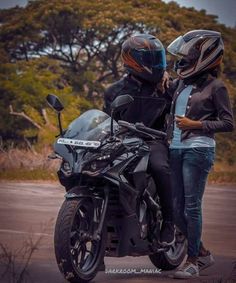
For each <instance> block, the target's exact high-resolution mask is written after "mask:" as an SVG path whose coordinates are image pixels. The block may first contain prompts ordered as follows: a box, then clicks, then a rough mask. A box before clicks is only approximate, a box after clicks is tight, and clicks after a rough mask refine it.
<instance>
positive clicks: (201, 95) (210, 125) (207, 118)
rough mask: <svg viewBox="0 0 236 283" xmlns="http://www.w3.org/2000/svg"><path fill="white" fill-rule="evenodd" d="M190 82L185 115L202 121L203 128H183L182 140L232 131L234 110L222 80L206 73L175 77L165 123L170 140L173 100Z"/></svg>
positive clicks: (171, 135) (211, 136)
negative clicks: (194, 76) (191, 77)
mask: <svg viewBox="0 0 236 283" xmlns="http://www.w3.org/2000/svg"><path fill="white" fill-rule="evenodd" d="M189 84H192V85H193V90H192V92H191V95H190V96H189V98H188V103H187V108H186V114H185V116H186V117H188V118H190V119H192V120H199V121H201V122H202V126H203V128H202V129H194V130H184V131H182V133H181V140H182V141H183V140H185V139H188V138H191V137H194V136H207V137H210V138H214V133H217V132H231V131H233V129H234V118H233V111H232V108H231V105H230V100H229V95H228V92H227V89H226V87H225V85H224V83H223V82H222V81H221V80H219V79H216V78H215V77H213V76H211V75H210V74H208V73H206V74H203V75H201V76H199V77H196V78H193V79H190V80H185V81H183V80H175V81H174V83H173V84H172V90H171V91H170V94H171V93H172V96H173V101H172V105H171V110H170V115H169V118H168V126H167V139H168V141H169V142H171V140H172V138H173V130H174V119H175V117H174V114H175V105H176V100H177V98H178V96H179V94H180V93H181V92H182V90H183V89H184V88H185V87H186V86H187V85H189Z"/></svg>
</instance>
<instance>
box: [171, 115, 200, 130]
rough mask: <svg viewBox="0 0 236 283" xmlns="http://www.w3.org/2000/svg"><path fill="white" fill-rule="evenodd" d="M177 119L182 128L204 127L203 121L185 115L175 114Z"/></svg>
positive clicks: (179, 126)
mask: <svg viewBox="0 0 236 283" xmlns="http://www.w3.org/2000/svg"><path fill="white" fill-rule="evenodd" d="M175 121H176V125H177V127H178V128H179V129H180V130H191V129H202V123H201V121H194V120H191V119H189V118H187V117H185V116H178V115H175Z"/></svg>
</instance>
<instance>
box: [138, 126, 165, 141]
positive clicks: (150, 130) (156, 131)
mask: <svg viewBox="0 0 236 283" xmlns="http://www.w3.org/2000/svg"><path fill="white" fill-rule="evenodd" d="M135 126H136V128H137V129H138V130H141V131H144V132H147V133H149V134H153V135H155V136H158V137H162V138H165V137H166V133H164V132H161V131H158V130H154V129H151V128H148V127H146V126H144V124H143V123H136V124H135Z"/></svg>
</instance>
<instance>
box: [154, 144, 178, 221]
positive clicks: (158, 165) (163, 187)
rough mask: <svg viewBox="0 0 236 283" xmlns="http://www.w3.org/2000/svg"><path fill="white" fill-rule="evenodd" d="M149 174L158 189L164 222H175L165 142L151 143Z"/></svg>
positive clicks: (167, 151)
mask: <svg viewBox="0 0 236 283" xmlns="http://www.w3.org/2000/svg"><path fill="white" fill-rule="evenodd" d="M149 146H150V148H151V152H150V160H149V168H148V169H149V172H150V173H151V175H152V177H153V179H154V182H155V184H156V187H157V192H158V195H159V197H160V204H161V207H162V215H163V220H165V221H173V199H172V188H171V182H170V166H169V148H168V146H167V145H166V144H165V142H164V141H161V140H160V141H157V142H155V143H154V142H150V143H149Z"/></svg>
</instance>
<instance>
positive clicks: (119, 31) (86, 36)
mask: <svg viewBox="0 0 236 283" xmlns="http://www.w3.org/2000/svg"><path fill="white" fill-rule="evenodd" d="M0 19H1V20H0V23H1V25H0V50H1V52H0V63H1V66H0V108H1V109H0V110H2V113H3V119H2V120H1V121H0V131H1V132H0V134H1V135H2V136H4V137H9V136H11V137H13V136H14V135H16V136H17V137H20V136H22V135H26V129H28V128H29V129H30V131H29V130H28V131H27V135H28V136H30V135H33V133H32V131H34V132H36V133H37V135H38V136H41V133H42V130H39V129H35V128H37V127H35V126H32V123H30V122H29V120H28V121H24V122H23V120H22V119H23V118H20V117H12V116H9V113H8V106H9V104H11V105H12V107H13V110H14V111H16V112H21V111H24V113H25V114H26V115H29V116H30V117H32V118H34V120H35V121H37V123H39V125H41V126H43V125H44V123H45V119H44V115H43V113H42V109H44V108H45V107H46V105H45V100H44V99H45V96H46V94H47V93H48V92H54V93H56V94H58V95H59V96H60V97H61V98H62V99H63V100H64V101H65V103H66V104H67V105H68V109H70V113H69V116H68V117H69V120H70V119H71V118H72V114H71V113H72V112H74V114H78V113H80V111H81V107H79V106H77V102H79V103H80V104H81V105H85V107H84V108H83V107H82V108H83V109H85V108H86V107H88V106H90V107H91V106H92V105H96V106H100V105H101V97H102V93H103V90H104V87H105V86H106V85H107V84H108V83H110V82H112V81H114V79H117V78H119V77H120V76H121V75H122V74H123V69H122V64H121V61H120V49H121V44H122V42H123V41H124V40H125V39H126V38H127V37H128V36H130V35H131V34H134V33H137V32H148V33H151V34H153V35H155V36H157V37H159V38H160V39H161V40H162V42H163V43H164V45H165V46H167V45H168V44H169V43H170V42H171V41H172V40H173V39H174V38H175V37H177V36H179V35H180V34H183V33H185V32H187V31H188V30H192V29H211V30H217V31H220V32H221V33H222V36H223V39H224V43H225V56H224V64H223V76H222V78H223V79H224V81H225V82H226V84H227V87H228V89H229V92H230V96H231V99H232V105H233V109H234V113H235V115H236V94H235V90H236V82H235V77H236V29H235V28H228V27H225V26H224V25H222V24H219V23H218V22H217V17H216V16H214V15H207V14H206V11H205V10H201V11H196V10H195V9H193V8H180V7H179V5H178V4H176V3H175V2H170V3H168V4H166V3H164V2H162V1H161V0H149V1H146V0H119V1H113V0H90V1H86V0H52V1H46V0H34V1H29V2H28V5H27V6H26V7H25V8H19V7H15V8H11V9H5V10H0ZM168 58H169V60H170V65H171V63H173V62H172V60H173V59H172V58H171V57H170V56H168ZM78 100H80V101H78ZM88 101H89V102H88ZM75 105H76V106H75ZM70 107H71V108H70ZM83 109H82V110H83ZM77 111H78V112H77ZM49 115H50V112H49ZM13 118H15V119H13ZM52 119H53V118H52ZM13 120H14V122H13ZM54 124H55V123H54ZM30 132H31V133H30ZM39 133H40V134H39ZM232 140H235V134H234V133H233V134H228V135H224V136H223V135H221V136H219V146H218V148H219V150H218V157H219V158H221V160H222V159H224V157H226V156H228V157H227V159H228V160H229V159H232V160H236V157H233V158H230V156H233V155H232V154H231V155H230V153H231V152H236V149H235V146H234V143H233V142H232ZM226 145H227V150H224V146H225V147H226ZM227 154H228V155H227Z"/></svg>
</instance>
